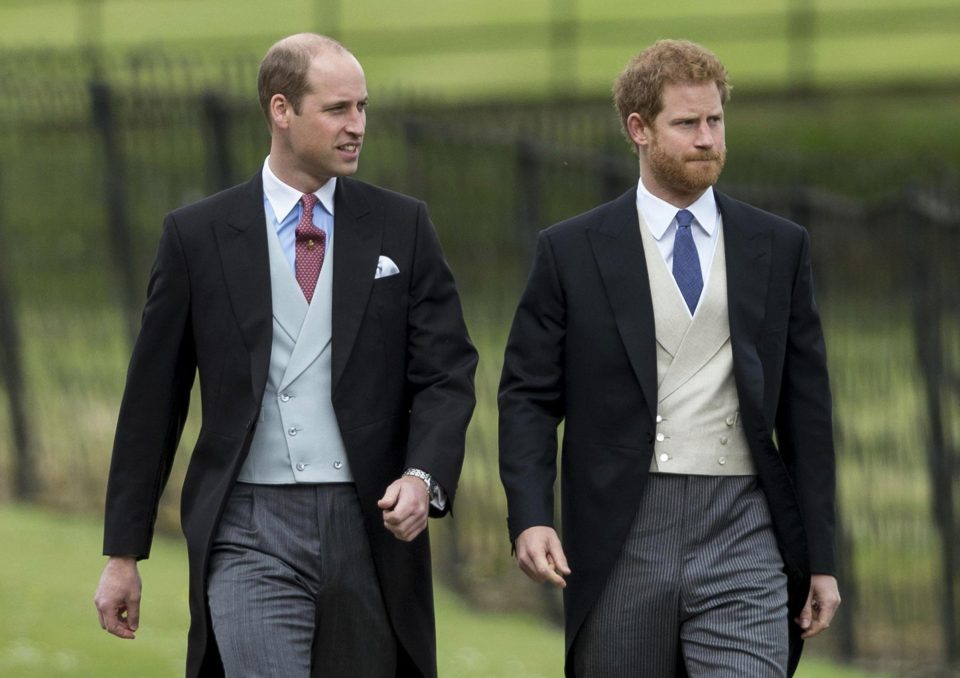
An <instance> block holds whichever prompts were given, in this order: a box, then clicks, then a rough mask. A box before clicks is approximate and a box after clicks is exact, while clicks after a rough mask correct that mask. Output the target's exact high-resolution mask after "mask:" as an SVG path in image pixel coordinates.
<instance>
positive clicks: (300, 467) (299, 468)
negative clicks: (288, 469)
mask: <svg viewBox="0 0 960 678" xmlns="http://www.w3.org/2000/svg"><path fill="white" fill-rule="evenodd" d="M305 468H307V465H306V464H304V463H303V462H300V463H299V464H297V470H298V471H302V470H303V469H305Z"/></svg>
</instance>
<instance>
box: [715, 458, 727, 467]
mask: <svg viewBox="0 0 960 678" xmlns="http://www.w3.org/2000/svg"><path fill="white" fill-rule="evenodd" d="M717 463H718V464H720V465H721V466H723V465H724V464H726V463H727V458H726V457H720V458H719V459H717Z"/></svg>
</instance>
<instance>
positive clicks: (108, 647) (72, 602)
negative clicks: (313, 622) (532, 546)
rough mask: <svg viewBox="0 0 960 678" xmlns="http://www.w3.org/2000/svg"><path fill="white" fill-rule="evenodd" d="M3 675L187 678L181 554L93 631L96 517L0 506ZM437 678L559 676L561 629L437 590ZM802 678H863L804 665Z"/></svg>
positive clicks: (159, 558) (170, 546) (164, 550)
mask: <svg viewBox="0 0 960 678" xmlns="http://www.w3.org/2000/svg"><path fill="white" fill-rule="evenodd" d="M0 542H2V543H3V544H4V545H5V556H4V558H3V559H2V560H0V609H2V610H4V614H3V615H0V675H3V676H6V677H7V678H18V677H23V678H28V677H29V678H33V677H34V676H44V678H59V677H63V676H90V677H96V678H99V677H101V676H106V675H115V674H117V673H123V674H125V675H134V676H137V677H138V678H151V677H154V676H156V677H157V678H168V677H169V676H174V675H181V674H182V671H183V660H184V652H185V637H186V628H187V623H188V619H187V582H186V562H185V558H186V556H185V551H184V548H183V546H182V542H181V540H179V539H174V538H170V537H158V538H157V539H156V540H155V543H154V549H153V555H152V557H151V558H150V559H149V560H147V561H145V562H143V563H141V566H140V570H141V575H142V577H143V581H144V598H143V612H142V615H141V628H140V631H139V632H138V634H137V639H136V640H134V641H122V640H119V639H117V638H114V637H112V636H108V635H107V634H106V633H105V632H104V631H102V630H101V629H100V626H99V624H98V623H97V618H96V612H95V610H94V607H93V602H92V599H93V590H94V588H95V587H96V583H97V580H98V578H99V574H100V569H101V568H102V566H103V562H104V559H103V557H101V556H100V555H99V553H100V526H99V523H97V522H96V521H95V520H94V519H92V518H89V517H80V516H77V515H68V514H60V513H54V512H51V511H47V510H38V509H33V508H25V507H22V506H9V505H7V506H0ZM436 599H437V619H438V646H439V656H438V660H439V665H440V675H441V676H449V677H454V678H541V677H542V678H553V677H556V676H559V675H561V672H562V654H563V641H562V636H561V633H560V631H559V630H557V629H556V628H554V627H552V626H550V625H548V624H546V623H545V622H543V621H542V620H539V619H536V618H534V617H531V616H528V615H522V614H503V613H478V612H475V611H473V610H471V609H470V608H469V607H468V606H466V605H465V604H464V603H463V602H461V601H460V600H458V599H457V598H456V597H454V596H453V595H452V594H450V593H449V592H448V591H446V590H444V589H442V588H438V589H437V590H436ZM797 675H798V676H800V678H861V677H864V678H865V677H866V676H867V675H873V676H876V675H879V674H876V673H871V674H866V673H863V672H858V671H855V670H852V669H848V668H844V667H839V666H834V665H831V664H829V663H827V662H823V661H817V660H814V659H807V660H805V661H804V663H803V667H802V669H801V671H800V672H799V673H798V674H797Z"/></svg>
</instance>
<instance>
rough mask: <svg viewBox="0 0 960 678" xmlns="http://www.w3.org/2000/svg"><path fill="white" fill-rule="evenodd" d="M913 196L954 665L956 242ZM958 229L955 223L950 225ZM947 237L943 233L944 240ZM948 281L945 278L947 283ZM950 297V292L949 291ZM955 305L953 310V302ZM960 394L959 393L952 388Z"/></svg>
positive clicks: (945, 608) (957, 643) (959, 649)
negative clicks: (952, 326) (951, 323)
mask: <svg viewBox="0 0 960 678" xmlns="http://www.w3.org/2000/svg"><path fill="white" fill-rule="evenodd" d="M924 197H927V198H929V197H930V196H919V195H916V194H915V192H914V193H910V194H908V195H907V199H906V200H905V204H907V205H911V206H912V207H913V209H910V210H908V211H907V219H908V223H909V224H910V229H911V232H912V233H913V234H914V237H911V238H909V239H908V240H909V242H910V243H912V254H913V266H912V267H911V268H912V270H913V272H914V278H915V281H914V289H915V290H916V291H917V298H916V300H915V303H914V316H913V319H914V343H915V346H916V353H917V363H918V365H919V368H920V373H921V376H922V379H923V386H924V395H925V396H926V398H925V399H926V406H927V423H928V429H929V439H928V441H927V467H928V472H929V474H930V490H931V495H932V504H933V505H932V512H933V519H934V523H935V524H936V526H937V530H938V532H939V534H940V546H941V548H940V553H941V555H940V565H941V569H942V572H941V576H940V580H941V581H942V582H943V592H942V595H940V596H939V603H940V617H941V624H942V628H943V644H944V654H945V659H946V661H947V663H948V664H950V665H952V666H956V665H957V664H960V636H958V628H957V594H958V589H960V582H958V579H960V574H958V568H960V536H958V534H957V530H958V520H957V515H956V513H955V511H956V509H955V508H954V507H955V506H956V499H955V497H954V483H955V482H956V479H957V475H958V468H957V464H956V460H957V456H958V450H957V449H955V446H954V444H953V441H952V440H951V438H950V433H949V429H948V427H949V423H948V421H949V415H947V414H946V407H947V406H946V405H945V403H944V400H945V396H946V395H947V391H948V390H949V389H950V388H951V386H952V387H953V388H958V386H957V385H958V384H960V374H948V373H947V370H948V369H950V367H952V366H950V365H948V358H947V347H946V346H944V343H943V339H944V327H945V326H946V325H947V323H946V322H945V318H944V316H945V314H946V313H945V311H946V308H947V304H948V294H949V292H948V286H952V285H953V284H954V280H953V279H952V278H953V274H955V271H953V273H951V271H950V270H949V269H951V268H953V267H952V266H949V265H945V266H944V269H945V270H944V271H941V270H940V265H941V260H942V257H954V258H955V257H956V256H957V255H956V252H957V250H956V249H955V248H956V243H953V249H951V248H950V245H949V244H948V243H944V242H940V236H941V232H940V231H941V229H942V230H943V231H946V224H945V223H940V222H938V220H936V219H932V218H931V217H930V215H929V214H928V213H926V210H924V209H922V208H919V206H920V205H924V204H928V203H929V200H926V201H925V200H923V198H924ZM953 225H954V227H960V224H956V223H955V224H953ZM946 237H947V236H946V235H945V234H944V238H946ZM948 276H949V278H948ZM954 294H956V292H954ZM955 305H957V304H956V303H955ZM958 390H960V389H958Z"/></svg>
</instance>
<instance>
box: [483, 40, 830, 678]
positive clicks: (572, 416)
mask: <svg viewBox="0 0 960 678" xmlns="http://www.w3.org/2000/svg"><path fill="white" fill-rule="evenodd" d="M728 93H729V85H728V83H727V73H726V70H725V69H724V67H723V65H722V64H721V63H720V62H719V60H717V58H716V56H714V55H713V54H712V53H711V52H709V51H708V50H706V49H704V48H703V47H701V46H699V45H696V44H693V43H690V42H686V41H676V40H662V41H659V42H657V43H656V44H654V45H653V46H651V47H649V48H648V49H647V50H645V51H643V52H642V53H640V54H639V55H638V56H636V57H635V58H634V59H633V60H632V61H631V62H630V63H629V64H628V65H627V67H626V69H625V70H624V71H623V73H622V74H621V75H620V77H619V78H618V80H617V82H616V85H615V87H614V94H615V102H616V106H617V109H618V110H619V112H620V116H621V121H622V124H623V129H624V132H625V134H626V136H627V138H628V139H629V140H630V142H631V143H632V144H633V146H634V148H635V150H636V152H637V155H638V157H639V163H640V181H639V182H638V184H637V186H636V187H635V188H632V189H631V190H630V191H628V192H627V193H625V194H624V195H623V196H621V197H620V198H618V199H616V200H614V201H613V202H610V203H607V204H605V205H601V206H600V207H597V208H595V209H593V210H591V211H589V212H587V213H585V214H582V215H580V216H577V217H574V218H572V219H569V220H567V221H564V222H562V223H559V224H557V225H555V226H552V227H551V228H549V229H547V230H545V231H543V232H542V233H541V234H540V236H539V240H538V243H537V251H536V256H535V260H534V263H533V268H532V270H531V273H530V277H529V280H528V282H527V286H526V289H525V290H524V292H523V295H522V297H521V299H520V303H519V306H518V309H517V312H516V316H515V319H514V322H513V327H512V329H511V332H510V337H509V340H508V343H507V348H506V356H505V362H504V368H503V375H502V380H501V384H500V393H499V404H500V468H501V478H502V480H503V484H504V487H505V489H506V494H507V500H508V510H509V521H508V522H509V529H510V538H511V539H512V540H513V541H514V545H515V548H516V554H517V559H518V563H519V565H520V567H521V569H522V570H523V571H524V572H525V573H526V574H527V575H528V576H530V577H531V578H532V579H534V580H535V581H548V582H551V583H553V584H555V585H557V586H559V587H562V588H564V589H565V590H564V603H565V606H564V607H565V617H566V648H567V655H566V657H567V660H566V672H567V675H568V676H578V677H620V676H622V677H624V678H626V677H633V676H645V677H646V678H661V677H664V678H665V677H668V676H675V675H690V676H711V677H717V676H729V677H730V678H734V677H736V678H741V677H742V676H751V677H753V676H764V677H765V676H785V675H789V674H792V673H793V671H794V669H795V668H796V664H797V661H798V660H799V655H800V649H801V645H802V640H803V639H805V638H810V637H812V636H814V635H816V634H817V633H819V632H820V631H822V630H823V629H825V628H826V627H827V626H829V624H830V621H831V619H832V617H833V615H834V612H835V610H836V608H837V606H838V605H839V603H840V597H839V594H838V591H837V582H836V579H835V578H834V574H835V571H836V564H835V546H834V521H835V515H834V514H835V510H834V493H835V490H834V473H835V471H834V451H833V434H832V418H831V398H830V390H829V384H828V378H827V366H826V355H825V349H824V342H823V335H822V330H821V325H820V320H819V316H818V313H817V310H816V306H815V304H814V298H813V286H812V279H811V271H810V243H809V237H808V235H807V232H806V231H805V230H804V229H803V228H801V227H800V226H797V225H796V224H793V223H790V222H788V221H786V220H784V219H781V218H779V217H776V216H774V215H772V214H768V213H766V212H763V211H761V210H758V209H756V208H754V207H751V206H749V205H746V204H744V203H742V202H739V201H736V200H734V199H732V198H729V197H727V196H726V195H724V194H722V193H720V192H719V191H716V190H715V189H714V188H713V185H714V184H715V183H716V181H717V179H718V178H719V176H720V172H721V170H722V169H723V165H724V161H725V158H726V147H725V145H724V104H725V103H726V101H727V98H728ZM561 421H563V422H564V436H563V455H562V475H561V496H562V499H563V502H562V512H561V522H562V527H563V535H564V539H563V542H562V544H561V540H560V538H559V537H558V535H557V533H556V532H555V530H554V528H553V521H554V496H553V485H554V479H555V476H556V454H557V438H556V436H557V426H558V425H559V424H560V422H561Z"/></svg>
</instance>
